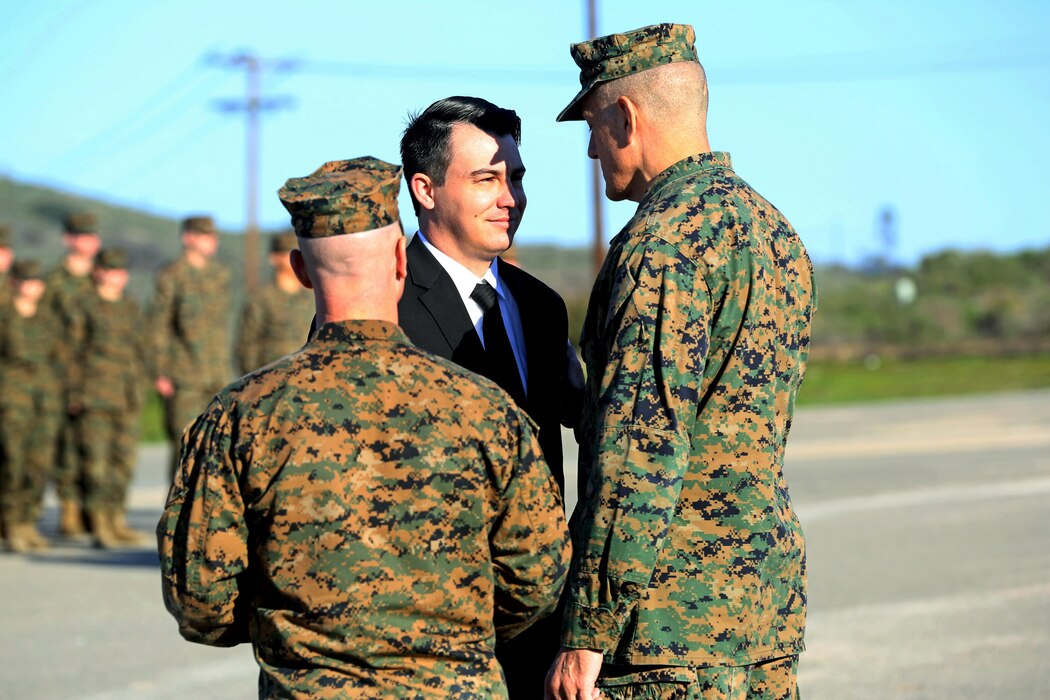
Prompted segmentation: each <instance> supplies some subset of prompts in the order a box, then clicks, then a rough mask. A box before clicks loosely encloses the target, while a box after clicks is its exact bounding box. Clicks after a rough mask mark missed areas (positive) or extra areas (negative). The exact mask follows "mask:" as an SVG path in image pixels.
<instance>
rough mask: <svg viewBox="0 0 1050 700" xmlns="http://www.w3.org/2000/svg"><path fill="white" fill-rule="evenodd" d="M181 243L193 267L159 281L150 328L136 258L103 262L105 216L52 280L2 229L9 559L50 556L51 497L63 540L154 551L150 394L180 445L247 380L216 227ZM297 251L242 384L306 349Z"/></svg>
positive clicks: (81, 233)
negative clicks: (139, 518) (140, 504)
mask: <svg viewBox="0 0 1050 700" xmlns="http://www.w3.org/2000/svg"><path fill="white" fill-rule="evenodd" d="M180 235H181V238H182V244H183V252H182V255H180V256H179V257H178V258H177V259H176V260H174V261H172V262H171V263H170V264H167V265H165V266H164V267H162V268H161V269H160V270H159V271H158V272H157V275H156V281H155V291H154V294H153V299H152V303H151V305H150V307H149V309H148V313H145V314H144V313H143V312H142V310H141V309H140V307H139V305H138V303H137V302H136V301H135V300H133V299H131V298H130V297H129V296H128V295H127V294H126V292H125V290H126V287H127V284H128V279H129V270H128V268H129V264H128V263H129V261H128V255H127V253H126V251H125V250H124V249H122V248H119V247H108V248H105V249H100V236H99V226H98V219H97V217H96V216H94V215H93V214H91V213H89V212H78V213H73V214H70V215H69V216H67V217H66V218H65V219H64V221H63V229H62V238H63V244H64V247H65V250H66V254H65V255H64V257H63V258H62V260H61V261H60V262H59V263H58V264H57V265H56V266H55V267H54V268H53V269H52V270H50V271H47V272H45V271H44V270H43V268H42V266H41V264H40V263H39V262H38V261H36V260H32V259H17V260H16V259H15V245H14V241H13V236H12V230H11V228H10V227H8V226H6V225H4V226H0V319H2V325H0V388H2V392H0V532H2V534H3V541H4V545H5V547H6V548H7V549H8V550H9V551H12V552H16V553H25V552H31V551H38V550H43V549H47V548H48V547H49V541H48V538H47V537H45V536H44V535H43V534H42V533H41V531H40V529H39V520H40V514H41V505H42V501H43V496H44V492H45V488H46V486H47V485H48V483H52V484H53V487H54V490H55V494H56V496H57V498H58V502H59V522H58V535H59V536H61V537H67V538H80V537H82V536H85V535H89V536H90V537H91V539H92V541H93V542H94V543H95V544H96V545H97V546H99V547H102V548H113V547H121V546H127V545H135V544H141V543H143V542H145V541H146V536H145V534H144V533H141V532H138V531H136V530H134V529H133V528H131V527H130V526H129V524H128V518H127V505H128V504H127V500H128V488H129V486H130V484H131V479H132V476H133V469H134V465H135V459H136V447H137V442H138V433H139V425H140V419H141V414H142V409H143V404H144V400H145V396H146V391H147V388H148V387H149V386H150V385H151V384H152V385H153V386H154V388H155V389H156V390H157V392H158V393H159V394H160V396H161V398H162V399H163V401H164V411H165V428H166V431H167V433H168V435H169V436H170V439H172V440H174V441H177V440H178V438H179V436H180V435H181V433H182V430H183V428H185V427H186V425H188V424H189V423H190V422H191V421H192V420H193V418H195V417H196V416H197V415H198V414H199V413H200V412H201V411H202V410H203V409H204V407H205V406H206V405H207V403H208V401H209V400H210V398H211V396H212V395H213V394H214V393H215V392H216V391H218V390H219V389H221V388H222V386H223V385H225V384H226V382H228V381H229V379H230V378H231V376H233V375H232V372H233V370H232V367H231V347H230V343H231V335H232V334H231V333H230V330H229V326H228V325H227V324H226V323H225V322H224V321H225V319H226V318H227V317H228V312H229V304H230V301H229V297H228V277H229V275H228V272H227V271H226V269H225V268H223V267H222V266H221V265H219V264H218V263H216V262H215V261H214V260H213V256H214V254H215V251H216V249H217V245H218V235H217V232H216V230H215V226H214V224H213V222H212V220H211V218H210V217H205V216H192V217H189V218H187V219H185V220H184V221H183V222H182V225H181V231H180ZM294 243H295V237H294V234H283V235H278V236H275V237H273V239H272V241H271V248H272V251H271V254H270V257H271V261H272V262H273V264H274V267H275V274H274V282H273V284H272V285H271V286H269V287H267V288H266V289H264V290H263V291H262V292H261V294H260V295H258V296H256V297H255V298H253V299H251V300H250V301H249V302H248V303H247V304H246V306H245V309H244V319H243V321H242V323H241V327H240V333H239V335H238V337H237V339H236V345H237V356H238V361H239V364H240V370H241V372H242V373H244V372H247V371H249V370H251V369H254V368H256V367H260V366H262V365H263V364H266V363H267V362H269V361H271V360H274V359H276V358H278V357H281V356H282V355H285V354H287V353H288V352H290V351H292V350H294V349H296V348H297V347H298V346H299V344H300V343H299V341H300V340H301V333H302V319H303V318H304V317H305V318H309V313H310V312H309V310H308V309H307V305H309V301H310V295H309V293H308V292H306V291H305V290H303V289H301V288H291V287H290V286H289V285H288V276H289V274H290V270H289V269H288V266H287V262H286V259H287V250H288V249H289V247H294ZM282 261H283V262H282ZM296 285H297V287H298V282H296ZM304 301H305V302H306V304H304V303H303V302H304ZM282 302H287V303H282ZM310 306H311V307H312V305H310ZM216 319H219V322H215V320H216ZM289 329H295V332H296V333H297V334H298V336H297V337H295V338H292V337H291V335H292V334H291V332H290V331H289ZM174 457H175V459H176V460H177V454H175V455H174ZM174 461H175V460H173V462H174ZM172 471H174V466H172Z"/></svg>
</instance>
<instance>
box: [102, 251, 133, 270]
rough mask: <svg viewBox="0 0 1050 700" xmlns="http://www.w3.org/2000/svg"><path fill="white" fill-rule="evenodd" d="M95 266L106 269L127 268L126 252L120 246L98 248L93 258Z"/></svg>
mask: <svg viewBox="0 0 1050 700" xmlns="http://www.w3.org/2000/svg"><path fill="white" fill-rule="evenodd" d="M95 266H96V267H101V268H104V269H106V270H126V269H127V268H128V254H127V253H126V252H125V251H124V250H123V249H122V248H106V249H104V250H100V251H99V253H98V257H96V258H95Z"/></svg>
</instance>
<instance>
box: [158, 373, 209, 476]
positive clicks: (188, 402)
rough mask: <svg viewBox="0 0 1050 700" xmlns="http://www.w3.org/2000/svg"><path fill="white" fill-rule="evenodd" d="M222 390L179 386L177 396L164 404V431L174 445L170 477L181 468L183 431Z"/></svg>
mask: <svg viewBox="0 0 1050 700" xmlns="http://www.w3.org/2000/svg"><path fill="white" fill-rule="evenodd" d="M221 389H222V387H221V386H216V387H194V386H178V388H177V389H176V390H175V395H174V396H172V397H171V398H170V399H168V400H167V401H165V402H164V429H165V431H166V432H167V434H168V440H169V441H170V442H171V443H172V454H171V463H170V465H169V466H168V476H170V477H174V476H175V470H176V469H178V467H179V442H180V441H181V440H182V433H183V431H184V430H186V428H188V427H190V424H191V423H193V421H195V420H196V419H197V416H199V415H200V414H202V413H204V409H206V408H207V407H208V403H210V402H211V400H212V398H213V397H214V396H215V395H216V394H218V393H219V391H220V390H221Z"/></svg>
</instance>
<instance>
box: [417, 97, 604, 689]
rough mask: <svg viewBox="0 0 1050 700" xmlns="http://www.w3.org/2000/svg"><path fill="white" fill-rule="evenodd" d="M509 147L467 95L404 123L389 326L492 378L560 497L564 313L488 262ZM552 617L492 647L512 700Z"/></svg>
mask: <svg viewBox="0 0 1050 700" xmlns="http://www.w3.org/2000/svg"><path fill="white" fill-rule="evenodd" d="M520 137H521V120H520V119H519V118H518V116H517V114H515V113H514V112H513V111H512V110H509V109H502V108H500V107H497V106H496V105H494V104H492V103H491V102H487V101H485V100H482V99H479V98H476V97H450V98H448V99H444V100H439V101H438V102H435V103H434V104H432V105H430V106H429V107H428V108H427V109H425V110H424V111H423V112H421V113H420V114H419V115H417V116H415V117H414V118H413V119H412V120H411V121H410V123H409V125H408V128H407V129H405V133H404V135H403V137H402V139H401V161H402V164H403V167H404V171H405V179H406V181H407V182H408V190H409V192H410V193H411V196H412V204H413V207H414V208H415V212H416V217H417V219H418V220H419V229H420V230H419V232H418V233H417V234H416V236H415V238H414V239H413V240H412V242H411V243H410V244H409V246H408V279H407V281H406V284H405V290H404V294H403V295H402V297H401V301H400V302H399V303H398V307H397V310H398V323H399V324H400V326H401V327H402V328H403V329H404V331H405V333H406V334H407V335H408V337H409V338H410V339H411V340H412V342H413V343H415V344H416V345H418V346H420V347H422V348H424V349H425V350H429V351H430V352H433V353H435V354H437V355H440V356H442V357H445V358H448V359H451V360H452V361H453V362H456V363H457V364H460V365H462V366H464V367H466V368H467V369H470V370H472V371H474V372H477V373H478V374H482V375H484V376H487V377H489V378H490V379H493V380H494V381H495V382H496V383H497V384H499V385H500V386H501V387H502V388H503V389H504V390H506V391H507V393H509V394H510V395H511V396H512V397H513V398H514V399H515V401H517V402H518V404H519V405H520V406H521V407H522V408H524V409H525V411H526V412H527V413H528V414H529V415H530V416H531V417H532V419H533V420H534V421H536V423H537V424H538V425H539V427H540V433H539V442H540V447H541V448H542V450H543V454H544V457H545V458H546V460H547V464H548V466H549V467H550V470H551V472H552V473H553V474H554V477H555V479H556V480H557V482H558V485H559V486H560V487H561V488H562V490H563V491H564V487H565V475H564V470H563V467H562V446H561V429H560V425H565V426H568V427H572V428H575V427H576V426H577V423H578V421H579V413H580V402H581V397H582V384H583V374H582V371H581V370H580V366H579V362H578V361H577V359H576V354H575V352H574V351H573V350H572V347H571V346H570V345H569V342H568V317H567V313H566V310H565V303H564V302H563V301H562V299H561V297H560V296H558V294H557V293H556V292H555V291H554V290H552V289H551V288H550V287H548V286H547V285H545V284H543V283H542V282H540V281H539V280H538V279H536V278H535V277H533V276H531V275H529V274H528V273H526V272H523V271H522V270H520V269H519V268H517V267H515V266H513V265H510V264H508V263H506V262H504V261H503V260H500V259H499V257H498V256H499V255H500V254H501V253H503V252H504V251H506V250H507V249H508V248H509V247H510V245H511V243H512V242H513V240H514V233H515V231H516V230H517V228H518V224H519V223H520V222H521V216H522V213H523V212H524V210H525V202H526V199H525V191H524V189H523V187H522V179H523V177H524V175H525V167H524V165H522V161H521V156H520V154H519V153H518V143H519V142H520ZM558 617H560V615H559V614H558V613H556V614H555V615H552V616H551V617H548V618H546V619H545V620H542V621H540V622H539V623H537V624H536V625H534V626H533V627H532V628H530V629H529V630H527V631H526V632H525V633H523V634H522V635H520V636H519V637H517V638H515V639H514V640H512V641H511V642H509V643H506V644H498V645H497V647H496V656H497V658H499V660H500V663H501V664H502V666H503V670H504V674H505V675H506V677H507V685H508V688H509V690H510V697H511V699H512V700H519V699H521V700H532V699H534V698H542V697H543V680H544V676H545V674H546V672H547V669H548V668H549V667H550V663H551V662H552V661H553V659H554V656H555V655H556V653H557V651H558V648H559V633H560V630H559V627H560V620H559V619H558Z"/></svg>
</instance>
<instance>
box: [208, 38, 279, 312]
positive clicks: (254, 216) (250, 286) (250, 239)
mask: <svg viewBox="0 0 1050 700" xmlns="http://www.w3.org/2000/svg"><path fill="white" fill-rule="evenodd" d="M209 58H210V60H211V62H212V63H214V64H215V65H219V66H223V67H226V68H235V69H240V68H243V69H244V71H245V75H246V77H247V79H248V81H247V88H248V94H247V97H246V98H245V99H243V100H219V101H218V102H217V103H216V107H217V108H218V109H219V110H220V111H222V112H244V113H245V114H246V115H247V116H248V122H247V127H248V128H247V136H248V140H247V144H246V149H245V161H246V166H247V167H246V177H247V179H246V182H247V213H246V216H245V228H244V285H245V288H246V289H247V291H248V293H249V294H250V293H251V292H254V291H255V290H256V289H257V288H258V286H259V280H258V274H259V113H260V112H262V111H268V110H275V109H281V108H283V107H291V106H292V105H293V100H292V98H290V97H287V96H284V97H270V98H263V97H262V88H261V85H262V72H263V71H264V70H271V71H282V70H285V71H287V70H292V69H293V68H294V67H295V64H294V62H293V61H288V60H272V61H264V60H263V59H261V58H259V57H258V56H256V55H254V54H251V53H248V52H243V53H238V54H233V55H232V56H220V55H212V56H210V57H209Z"/></svg>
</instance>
